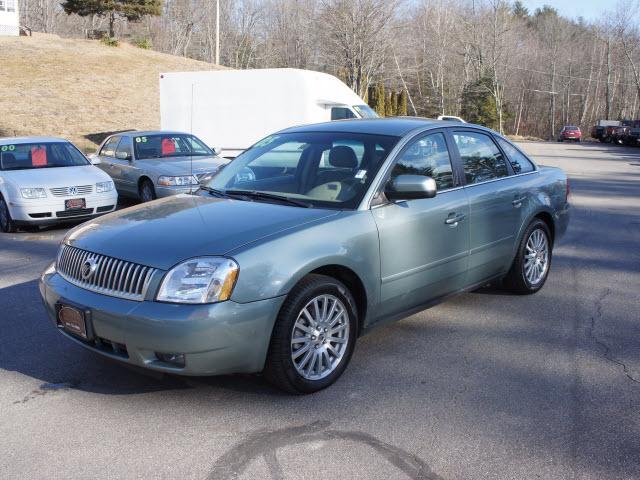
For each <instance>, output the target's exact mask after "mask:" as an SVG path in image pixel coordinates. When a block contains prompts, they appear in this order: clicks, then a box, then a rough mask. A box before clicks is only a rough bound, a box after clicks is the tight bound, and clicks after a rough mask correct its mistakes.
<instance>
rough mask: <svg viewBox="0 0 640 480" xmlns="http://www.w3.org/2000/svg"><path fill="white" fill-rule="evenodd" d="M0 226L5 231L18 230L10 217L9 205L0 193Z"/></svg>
mask: <svg viewBox="0 0 640 480" xmlns="http://www.w3.org/2000/svg"><path fill="white" fill-rule="evenodd" d="M0 228H1V229H2V231H3V232H5V233H14V232H15V231H16V230H18V228H17V226H16V223H15V222H14V221H13V219H12V218H11V212H9V206H8V205H7V202H5V201H4V197H3V196H2V195H0Z"/></svg>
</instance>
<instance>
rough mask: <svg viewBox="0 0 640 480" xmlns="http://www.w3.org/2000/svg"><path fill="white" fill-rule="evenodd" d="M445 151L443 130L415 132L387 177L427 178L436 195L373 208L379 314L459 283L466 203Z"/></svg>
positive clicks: (395, 310)
mask: <svg viewBox="0 0 640 480" xmlns="http://www.w3.org/2000/svg"><path fill="white" fill-rule="evenodd" d="M449 150H450V146H448V141H447V136H446V135H445V133H444V132H443V131H437V132H433V131H429V132H427V133H424V134H420V135H419V136H418V137H417V138H416V139H414V140H413V141H412V142H410V143H409V144H408V145H407V146H406V147H405V148H404V149H403V151H402V152H401V153H400V154H399V156H398V158H397V160H395V163H394V165H393V166H392V168H391V173H390V176H389V178H393V177H395V176H397V175H402V174H415V175H426V176H430V177H432V178H434V180H435V181H436V184H437V187H438V191H437V194H436V196H435V197H434V198H424V199H414V200H405V201H397V202H386V203H384V204H382V205H378V206H376V207H374V208H373V209H372V214H373V218H374V219H375V222H376V224H377V226H378V232H379V238H380V257H381V259H380V262H381V274H382V275H381V276H382V285H381V302H380V306H381V307H380V308H381V311H380V312H379V313H380V315H381V316H388V315H395V314H399V313H403V312H406V311H407V310H410V309H411V308H413V307H417V306H419V305H422V304H425V303H427V302H429V301H430V300H433V299H435V298H438V297H440V296H443V295H446V294H447V293H451V292H455V291H457V290H459V289H461V288H463V287H464V284H465V278H466V271H467V262H468V258H467V257H468V253H469V222H468V217H469V206H468V203H467V198H466V194H465V191H464V189H463V188H461V185H460V179H459V175H457V174H455V173H454V172H455V169H454V168H453V167H452V158H451V155H450V153H449ZM386 181H388V179H387V180H386ZM386 181H385V182H383V185H384V184H385V183H386ZM383 188H384V187H383Z"/></svg>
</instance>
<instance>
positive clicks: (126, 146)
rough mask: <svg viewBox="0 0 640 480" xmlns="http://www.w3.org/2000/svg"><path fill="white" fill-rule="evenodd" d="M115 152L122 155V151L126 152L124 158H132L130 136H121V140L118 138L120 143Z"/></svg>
mask: <svg viewBox="0 0 640 480" xmlns="http://www.w3.org/2000/svg"><path fill="white" fill-rule="evenodd" d="M116 153H117V154H120V155H122V154H123V153H124V154H126V158H127V159H128V160H130V159H131V158H132V155H133V141H132V140H131V137H122V140H120V143H119V144H118V149H117V150H116Z"/></svg>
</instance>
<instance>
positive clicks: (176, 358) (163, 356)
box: [155, 352, 184, 367]
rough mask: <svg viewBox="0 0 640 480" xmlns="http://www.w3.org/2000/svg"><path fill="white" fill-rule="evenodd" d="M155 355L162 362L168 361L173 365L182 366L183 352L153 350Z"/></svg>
mask: <svg viewBox="0 0 640 480" xmlns="http://www.w3.org/2000/svg"><path fill="white" fill-rule="evenodd" d="M155 354H156V357H158V360H160V361H161V362H163V363H169V364H171V365H173V366H175V367H184V353H160V352H155Z"/></svg>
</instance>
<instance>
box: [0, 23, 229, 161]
mask: <svg viewBox="0 0 640 480" xmlns="http://www.w3.org/2000/svg"><path fill="white" fill-rule="evenodd" d="M216 68H220V67H217V66H215V65H213V64H210V63H205V62H199V61H195V60H190V59H187V58H183V57H176V56H172V55H166V54H162V53H158V52H153V51H150V50H143V49H140V48H137V47H134V46H132V45H128V44H121V45H120V46H118V47H109V46H106V45H103V44H102V43H101V42H99V41H93V40H77V39H62V38H59V37H57V36H55V35H44V34H40V35H37V36H34V37H20V38H10V37H0V86H1V88H0V137H2V136H13V135H54V136H61V137H64V138H67V139H69V140H71V141H73V142H75V143H76V144H77V145H78V146H79V147H80V148H81V149H83V150H85V151H92V150H93V149H94V148H95V144H96V142H99V141H100V140H101V138H102V137H104V134H105V133H106V132H112V131H118V130H127V129H132V128H134V129H145V128H158V127H159V123H160V100H159V90H158V89H159V86H158V78H159V73H160V72H171V71H192V70H212V69H216Z"/></svg>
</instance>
